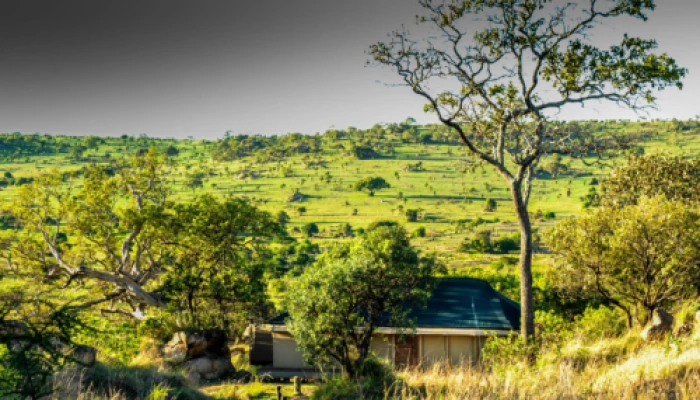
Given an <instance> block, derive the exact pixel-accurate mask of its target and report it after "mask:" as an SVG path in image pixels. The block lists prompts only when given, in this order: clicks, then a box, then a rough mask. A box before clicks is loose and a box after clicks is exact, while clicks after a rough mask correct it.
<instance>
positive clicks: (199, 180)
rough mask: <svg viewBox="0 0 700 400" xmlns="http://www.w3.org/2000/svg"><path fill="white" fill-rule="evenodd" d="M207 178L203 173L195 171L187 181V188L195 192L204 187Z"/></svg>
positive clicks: (189, 175) (188, 176)
mask: <svg viewBox="0 0 700 400" xmlns="http://www.w3.org/2000/svg"><path fill="white" fill-rule="evenodd" d="M205 177H206V174H205V173H204V172H202V171H195V172H192V173H190V174H188V175H187V179H186V180H185V186H187V187H188V188H190V189H192V191H193V192H194V191H195V189H198V188H201V187H203V186H204V178H205Z"/></svg>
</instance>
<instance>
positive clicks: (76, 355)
mask: <svg viewBox="0 0 700 400" xmlns="http://www.w3.org/2000/svg"><path fill="white" fill-rule="evenodd" d="M68 357H70V358H71V359H72V360H73V361H75V362H77V363H78V364H80V365H84V366H92V365H95V361H97V349H96V348H94V347H90V346H84V345H77V346H73V347H72V348H71V349H70V350H68Z"/></svg>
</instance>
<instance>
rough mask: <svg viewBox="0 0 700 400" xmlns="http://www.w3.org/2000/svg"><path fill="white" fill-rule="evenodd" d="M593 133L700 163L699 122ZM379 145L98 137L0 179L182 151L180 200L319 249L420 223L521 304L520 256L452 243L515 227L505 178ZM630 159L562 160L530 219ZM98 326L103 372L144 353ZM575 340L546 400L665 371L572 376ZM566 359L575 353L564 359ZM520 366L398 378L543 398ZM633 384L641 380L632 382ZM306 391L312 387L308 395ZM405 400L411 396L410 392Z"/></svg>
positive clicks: (451, 155) (438, 147)
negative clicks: (246, 217)
mask: <svg viewBox="0 0 700 400" xmlns="http://www.w3.org/2000/svg"><path fill="white" fill-rule="evenodd" d="M598 126H599V128H600V129H609V130H617V131H621V132H626V133H638V132H645V133H646V134H648V135H649V137H650V139H648V140H646V141H644V142H642V143H639V146H640V147H641V148H643V151H644V152H645V153H646V154H654V153H662V152H666V153H673V154H682V155H684V156H686V157H698V156H700V135H699V133H700V124H698V123H697V122H693V121H691V122H687V123H686V128H685V129H684V130H678V129H676V128H675V127H674V124H673V123H671V122H647V123H621V122H601V123H599V124H598ZM421 129H424V128H421ZM66 140H68V141H69V142H71V141H74V142H76V143H78V142H80V141H81V140H82V139H81V138H67V139H66ZM385 140H387V141H391V142H392V143H393V144H394V149H395V153H394V154H393V155H391V156H386V157H377V158H375V159H368V160H359V159H356V158H355V157H353V156H352V155H350V154H349V153H348V152H347V151H344V150H343V149H341V148H339V146H338V144H340V145H343V146H344V147H345V148H346V149H347V148H350V147H351V146H352V145H353V142H352V141H350V140H348V139H343V140H340V141H331V140H328V138H327V137H324V138H323V146H322V151H321V152H320V153H319V154H296V155H293V156H289V157H285V158H282V159H279V160H274V161H267V162H260V161H258V157H257V156H256V154H251V155H248V156H244V157H240V158H236V159H234V160H232V161H219V160H216V159H215V158H214V157H213V156H212V153H213V151H214V150H215V148H216V147H217V145H218V142H216V141H214V142H211V141H201V140H171V139H162V140H161V139H147V138H139V139H133V138H132V139H123V138H105V139H104V142H103V143H102V144H100V145H99V146H98V147H97V148H95V149H90V150H88V151H86V152H85V153H84V154H83V156H82V157H81V158H80V159H75V157H72V156H71V155H70V154H67V153H58V154H53V155H42V156H27V157H18V158H15V159H12V160H10V159H8V158H5V159H3V160H2V161H0V173H2V174H4V173H10V174H11V175H12V176H14V178H15V179H17V178H32V177H36V176H38V175H40V174H44V173H49V172H50V171H53V170H57V171H61V172H67V171H78V170H80V169H81V168H83V167H84V166H86V165H88V164H89V163H107V162H109V160H110V159H119V158H123V157H126V156H128V155H130V154H133V153H135V152H136V151H138V150H139V149H143V148H148V147H152V146H155V147H158V148H159V149H161V150H165V149H166V148H167V147H169V146H173V147H175V148H177V149H178V150H179V154H178V155H176V156H172V157H170V158H169V160H170V161H169V166H168V167H167V168H168V175H167V176H168V179H170V180H171V183H172V185H171V187H172V195H171V196H172V199H173V200H176V201H183V202H186V201H188V200H189V199H191V198H193V197H194V196H197V195H199V194H202V193H212V194H214V195H217V196H240V197H246V198H249V199H251V200H252V201H253V202H254V203H255V204H257V205H258V206H259V207H260V208H262V209H264V210H267V211H269V212H271V213H273V214H274V213H276V212H278V211H280V210H284V211H285V212H287V213H288V214H289V216H290V217H291V221H290V223H289V228H290V229H289V230H290V232H292V234H293V235H294V236H297V237H301V233H299V232H296V231H295V230H294V228H298V227H300V226H302V225H303V224H306V223H311V222H314V223H316V224H318V225H319V228H320V233H319V234H318V235H317V236H316V237H314V238H312V241H313V242H316V243H318V244H319V245H320V246H321V248H325V247H328V246H329V245H330V244H331V243H332V242H333V241H335V240H338V235H337V233H338V232H340V231H341V227H342V226H343V225H344V224H350V225H351V226H352V228H354V229H358V228H366V227H367V226H368V225H369V224H370V223H372V222H374V221H377V220H387V219H389V220H396V221H399V222H401V223H403V224H404V225H405V226H406V228H407V230H408V231H409V232H413V231H415V230H417V229H418V228H419V227H424V228H425V229H426V235H425V237H416V238H414V239H413V243H414V244H416V245H417V246H418V247H419V248H421V249H422V250H424V251H436V252H437V253H438V255H439V256H440V257H441V258H442V259H443V260H444V261H446V262H447V264H448V265H449V267H450V268H451V273H458V274H466V275H470V276H475V277H487V278H488V276H489V274H493V273H496V274H499V275H501V276H502V277H510V278H511V280H510V284H508V285H506V286H505V287H497V289H499V290H501V291H503V292H504V293H505V294H506V295H508V296H510V297H512V298H517V295H518V289H517V288H518V285H517V273H516V266H515V262H514V261H515V257H517V255H516V254H513V255H510V256H508V257H503V256H502V255H487V254H468V253H462V252H459V251H457V249H458V246H459V244H460V243H461V242H462V241H463V240H464V239H465V238H466V237H468V236H470V235H471V234H473V232H474V231H476V230H478V229H489V230H491V231H492V232H493V234H494V235H495V236H498V235H502V234H511V233H514V232H516V231H517V224H516V221H515V216H514V213H513V211H512V205H511V200H510V195H509V192H508V190H507V188H506V184H505V182H504V181H503V179H502V178H501V177H500V176H499V175H497V174H496V172H495V171H493V170H492V169H490V168H489V167H488V166H483V168H482V167H477V168H476V169H475V170H474V171H471V172H467V171H465V169H466V168H465V167H466V165H467V164H466V163H465V161H473V160H472V159H470V158H469V157H468V155H467V153H466V150H465V148H464V147H463V146H461V145H457V144H417V143H404V142H402V141H401V140H399V138H398V137H393V136H391V135H389V136H388V137H387V138H386V139H385ZM625 160H626V159H625V157H624V155H621V156H619V157H616V158H613V159H611V160H609V161H607V162H606V163H605V164H596V165H586V164H585V163H584V162H582V161H580V160H574V161H570V160H566V159H564V160H563V162H564V163H565V164H566V165H567V171H566V172H565V173H563V174H562V175H560V176H558V177H557V178H552V177H549V178H545V179H538V180H536V181H535V183H534V185H533V195H532V200H531V204H530V211H531V213H532V215H536V214H539V213H538V211H541V212H542V213H543V214H544V213H547V212H551V213H553V214H554V218H550V219H546V220H545V219H543V218H536V219H535V221H534V227H535V229H537V230H538V231H539V232H545V231H546V230H547V229H549V228H550V227H551V226H552V225H553V224H554V223H556V221H557V220H559V219H561V218H566V217H568V216H572V215H576V214H577V213H579V212H580V211H581V209H582V200H581V198H582V197H583V196H585V195H586V194H587V193H588V192H589V190H590V189H591V188H592V187H594V185H592V180H593V179H594V178H595V179H597V180H599V181H600V180H603V179H604V178H605V176H606V175H607V174H608V173H609V172H610V171H611V170H612V169H613V168H614V167H615V166H617V165H620V164H622V163H624V162H625ZM548 161H549V160H547V159H545V160H543V161H542V163H541V165H542V166H544V165H545V164H546V163H547V162H548ZM587 161H592V160H587ZM417 163H421V165H422V168H421V169H420V170H419V171H409V170H408V166H409V165H416V164H417ZM194 171H201V172H203V173H204V175H205V178H204V180H203V185H202V186H201V187H195V188H194V189H193V188H191V187H188V186H187V185H186V183H187V177H188V175H190V174H191V173H192V172H194ZM283 171H285V172H283ZM375 176H379V177H382V178H384V179H385V180H386V181H388V182H389V184H390V185H391V188H388V189H382V190H378V191H376V193H375V194H374V195H373V196H370V195H369V194H368V193H366V192H358V191H355V190H353V188H352V186H353V184H354V183H355V182H356V181H358V180H360V179H362V178H365V177H375ZM15 191H16V186H6V187H4V188H3V189H2V190H0V202H1V203H9V202H12V201H13V198H14V195H15ZM295 191H299V192H300V193H302V194H303V195H304V199H303V201H301V202H289V201H288V199H289V198H290V196H291V195H292V194H293V193H294V192H295ZM487 199H495V200H496V201H497V205H498V206H497V209H496V210H495V211H491V212H488V211H485V206H486V201H487ZM299 207H304V209H305V211H304V212H300V211H299ZM408 209H417V210H420V218H419V220H418V221H415V222H409V221H407V220H406V217H405V215H404V212H405V210H408ZM479 218H481V219H483V220H484V221H485V223H484V224H482V225H480V226H478V227H469V222H471V221H475V220H477V219H479ZM550 261H551V260H550V257H549V256H548V255H547V254H546V251H543V252H541V254H537V255H536V256H535V285H536V286H537V285H539V284H542V282H540V281H538V280H541V279H542V278H541V276H542V274H543V273H545V272H546V270H547V268H548V266H549V264H550ZM24 284H25V283H24V282H19V281H16V280H13V279H11V278H8V277H5V278H3V279H0V288H1V289H2V290H8V291H9V290H11V289H12V288H13V287H18V286H22V285H24ZM37 290H40V288H37ZM80 295H81V291H79V290H78V291H70V292H67V291H66V292H63V293H60V294H59V296H62V297H64V298H66V299H69V298H74V297H77V296H80ZM95 323H96V324H97V325H96V327H97V328H98V329H99V331H100V334H99V337H96V336H94V335H93V336H90V334H86V336H85V337H83V338H79V339H81V340H82V341H83V342H85V343H87V344H93V345H97V347H99V348H100V350H101V351H100V356H99V357H100V358H99V359H100V361H101V362H102V363H103V364H104V365H107V366H112V367H114V368H128V367H130V366H131V364H132V361H133V360H134V359H135V358H137V356H138V353H139V352H140V351H141V349H140V343H139V333H138V328H137V327H136V326H135V325H133V324H132V323H130V322H127V321H117V320H112V319H104V318H96V319H95ZM620 340H622V339H620ZM696 342H697V339H695V342H690V341H689V342H688V343H687V344H684V346H687V347H685V348H683V349H680V350H677V352H678V355H679V357H680V356H681V355H682V357H685V358H688V359H689V360H691V361H692V360H696V361H697V360H700V358H698V355H697V343H696ZM576 343H577V342H576V341H571V342H570V343H569V344H567V346H569V348H568V350H566V351H569V353H570V354H569V353H566V351H564V352H563V353H562V352H561V351H559V352H558V353H556V354H557V355H556V356H553V357H554V358H553V359H551V360H549V362H550V364H549V365H548V366H547V367H546V368H549V369H546V370H541V371H544V372H546V373H547V374H550V375H551V376H550V375H547V376H548V377H549V378H547V379H549V380H544V381H543V382H548V383H547V384H548V385H553V386H552V387H555V388H560V389H561V391H559V392H552V394H553V398H554V397H557V396H559V395H560V396H559V397H561V396H568V395H574V394H576V393H580V391H581V390H593V389H595V388H593V386H590V385H589V386H585V385H583V383H582V384H581V385H578V386H577V385H575V384H573V383H571V382H573V381H571V382H569V381H566V382H565V381H562V380H561V379H564V378H562V377H568V379H572V380H579V381H581V382H589V383H590V382H592V381H591V379H593V378H592V376H593V374H598V373H600V374H603V373H604V374H607V375H606V376H608V375H609V376H612V375H614V374H615V373H617V372H616V371H621V369H622V368H628V367H629V366H630V365H632V364H634V363H636V362H638V363H640V364H643V363H649V362H651V363H657V364H658V365H662V363H661V361H659V360H660V359H661V358H663V357H662V356H661V355H659V354H657V353H658V351H657V350H658V349H657V350H653V351H652V350H639V351H637V350H635V351H629V352H625V353H624V354H621V355H619V357H617V356H616V357H617V358H616V359H615V360H608V361H609V362H608V361H606V363H603V361H601V360H599V359H596V361H595V362H596V363H597V364H595V365H594V364H586V365H588V366H586V367H585V368H583V369H577V368H579V367H578V366H577V365H579V364H576V360H574V359H573V358H575V357H578V356H581V354H586V355H591V354H593V355H595V354H597V352H598V350H595V348H593V347H591V346H592V345H585V346H584V345H581V344H580V343H579V346H578V347H576ZM601 351H603V350H601ZM645 351H646V352H645ZM659 351H661V350H659ZM674 351H676V350H674ZM553 354H554V353H553ZM566 354H569V356H570V357H569V358H566V357H565V356H566ZM655 357H656V358H655ZM689 357H690V358H689ZM565 358H566V359H565ZM634 360H637V361H634ZM603 364H605V365H603ZM635 365H636V364H635ZM556 366H559V368H562V369H561V371H560V373H561V374H563V375H559V377H557V375H556V373H557V371H555V370H554V369H552V368H555V367H556ZM672 367H673V366H671V367H668V368H670V370H673V371H674V372H673V373H674V374H676V373H677V374H682V373H685V372H684V371H686V370H688V368H687V366H686V365H685V364H683V365H681V366H679V367H678V368H677V370H678V371H676V369H673V368H675V367H673V368H672ZM518 368H521V367H520V366H512V367H509V368H506V369H503V370H502V371H501V372H500V373H501V374H502V375H501V376H496V375H492V374H491V375H489V374H476V373H472V371H466V372H465V371H444V370H432V371H405V372H404V374H403V376H404V379H405V381H406V382H407V383H408V384H409V385H412V386H415V387H424V388H427V389H426V391H424V393H425V396H424V397H419V398H465V397H463V396H466V397H470V396H471V395H475V394H476V393H477V391H478V390H482V389H483V388H484V387H492V388H493V389H494V390H495V392H494V393H496V394H499V393H500V394H501V395H503V396H506V397H510V396H511V395H514V394H515V392H512V390H514V389H513V388H515V387H516V386H517V385H524V384H525V383H527V382H525V381H524V380H526V379H530V380H531V381H528V382H530V383H532V385H531V386H530V387H529V388H528V389H527V390H530V392H521V393H522V394H527V393H538V391H540V390H542V386H538V385H537V384H535V383H533V382H535V376H533V375H532V374H533V372H527V371H526V370H519V369H518ZM586 368H588V369H586ZM629 368H632V367H629ZM659 368H661V367H659ZM664 368H666V367H664ZM668 368H667V369H668ZM630 371H632V370H630ZM635 371H636V372H635ZM654 371H656V370H654ZM628 372H629V371H628ZM635 373H636V374H639V373H640V372H639V371H637V370H634V371H632V372H630V373H629V374H628V375H629V376H632V375H634V374H635ZM643 373H644V374H646V373H647V372H643ZM654 373H656V372H654ZM509 374H510V375H509ZM528 374H529V375H528ZM650 374H651V373H650ZM659 374H662V372H659ZM497 378H498V379H500V380H498V382H501V383H503V382H505V383H504V384H505V385H511V386H502V387H496V386H497V385H499V384H500V383H498V382H497V381H496V380H494V379H497ZM501 378H502V379H501ZM154 379H155V378H154ZM518 379H520V380H522V381H518ZM601 379H603V378H600V379H598V381H600V382H602V381H601ZM611 379H612V378H611ZM630 379H632V378H630ZM635 379H637V380H638V381H640V382H641V381H643V380H641V378H639V377H638V378H635ZM598 381H595V382H598ZM149 382H151V381H149ZM152 382H155V383H154V385H157V384H160V383H158V382H160V381H156V380H153V381H152ZM508 382H510V383H508ZM610 382H612V383H610ZM610 382H608V383H605V382H602V383H600V384H601V385H606V384H607V385H620V386H619V387H622V385H623V384H624V382H622V381H614V380H611V381H610ZM688 382H690V381H688ZM161 383H162V382H161ZM596 384H598V383H596ZM690 384H692V385H695V386H692V388H700V386H699V385H700V383H698V382H697V380H696V381H693V382H691V383H690ZM485 385H486V386H485ZM489 385H491V386H489ZM557 385H559V386H557ZM567 385H568V386H567ZM628 386H629V385H628ZM275 387H276V386H275V385H268V384H264V383H261V382H258V383H255V384H254V385H247V386H245V387H240V386H236V385H233V384H227V383H226V382H222V383H218V384H216V385H213V386H211V387H207V388H204V389H203V391H204V393H206V394H207V395H209V396H212V397H215V398H235V397H241V398H273V397H272V396H273V395H274V391H275ZM446 388H447V389H446ZM480 388H481V389H480ZM152 389H153V390H151V392H149V393H154V391H155V386H154V388H152ZM311 389H313V387H310V389H308V390H311ZM149 390H150V389H149ZM450 390H451V391H450ZM496 390H500V391H496ZM287 391H289V388H287V387H285V393H286V392H287ZM166 393H167V391H166ZM554 394H556V395H557V396H554ZM406 397H407V398H409V397H411V396H408V395H406ZM85 398H88V397H85ZM115 398H117V397H115Z"/></svg>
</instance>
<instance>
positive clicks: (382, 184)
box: [355, 176, 391, 192]
mask: <svg viewBox="0 0 700 400" xmlns="http://www.w3.org/2000/svg"><path fill="white" fill-rule="evenodd" d="M390 187H391V185H389V183H388V182H387V181H386V180H384V178H382V177H379V176H375V177H367V178H364V179H361V180H359V181H357V182H355V190H357V191H363V190H367V191H369V192H373V191H375V190H379V189H388V188H390Z"/></svg>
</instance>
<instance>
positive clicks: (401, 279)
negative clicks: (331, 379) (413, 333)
mask: <svg viewBox="0 0 700 400" xmlns="http://www.w3.org/2000/svg"><path fill="white" fill-rule="evenodd" d="M440 268H441V267H440V264H438V263H436V261H435V259H434V258H432V257H421V256H420V255H419V254H418V251H417V250H416V249H415V248H414V247H413V246H411V244H410V241H409V239H408V234H407V233H406V231H405V230H404V229H403V228H402V227H401V226H381V227H378V228H376V229H374V230H372V231H369V232H367V234H366V235H365V236H364V237H360V238H357V239H354V240H352V241H349V242H345V243H342V244H338V245H337V246H336V247H335V248H334V249H332V250H331V251H330V252H328V253H325V254H324V255H323V256H321V258H319V260H318V261H317V262H316V264H315V265H314V266H313V267H310V268H306V269H305V270H304V272H303V273H302V274H301V276H299V277H298V278H294V279H292V280H291V282H290V284H289V288H288V291H287V293H288V295H287V296H286V298H285V304H286V306H287V309H288V311H289V314H290V320H289V323H288V326H290V328H291V331H292V333H293V334H294V338H295V340H296V341H297V343H298V345H299V348H300V349H301V350H302V351H303V352H304V355H305V356H306V357H307V358H308V359H310V360H311V361H313V362H316V363H321V364H322V363H324V362H327V361H331V360H334V361H336V362H338V363H339V364H340V365H342V367H343V370H344V373H346V374H347V375H350V376H355V375H357V374H358V373H359V372H360V369H361V367H362V365H363V363H364V361H365V359H366V357H367V356H368V355H369V350H370V344H371V340H372V335H373V333H374V331H375V329H376V328H377V327H378V326H379V323H380V322H381V318H384V317H386V315H387V314H388V315H390V319H391V321H383V322H385V323H386V322H390V323H395V324H397V325H398V326H402V325H404V324H405V322H406V321H405V318H406V316H407V313H408V312H409V311H410V309H411V308H412V307H420V306H421V305H422V304H423V303H424V302H425V300H426V299H427V296H428V294H429V292H430V290H431V288H432V284H433V283H434V278H433V277H434V275H435V273H436V272H438V271H440Z"/></svg>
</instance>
